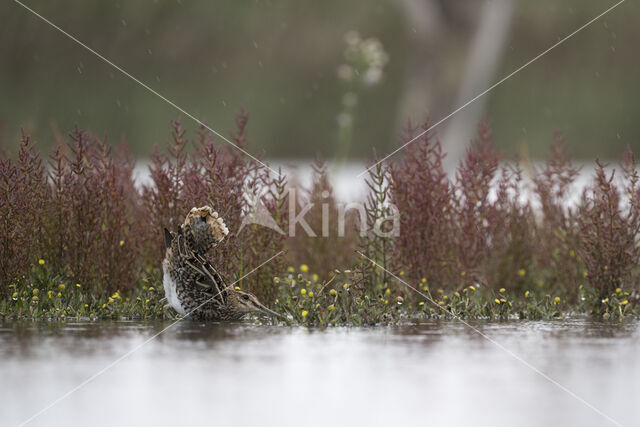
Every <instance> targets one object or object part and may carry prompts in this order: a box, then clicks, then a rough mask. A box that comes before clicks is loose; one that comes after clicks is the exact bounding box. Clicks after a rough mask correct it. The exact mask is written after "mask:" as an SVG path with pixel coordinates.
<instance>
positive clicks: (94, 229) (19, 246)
mask: <svg viewBox="0 0 640 427" xmlns="http://www.w3.org/2000/svg"><path fill="white" fill-rule="evenodd" d="M0 165H1V166H0V180H1V181H2V185H3V188H2V190H3V191H2V195H1V196H0V197H1V198H2V203H1V205H2V208H1V209H2V212H1V214H2V221H3V222H2V228H3V230H2V231H3V232H2V236H0V246H1V247H2V251H3V254H2V261H1V262H0V266H1V267H0V268H1V271H0V274H1V275H2V277H1V278H2V282H3V288H5V289H6V286H7V285H8V284H9V283H10V282H11V281H13V280H28V277H26V275H27V274H28V272H29V271H30V266H33V265H40V267H37V268H40V269H47V270H51V271H54V272H55V273H57V274H59V275H60V276H61V277H63V278H64V279H66V280H73V281H74V282H78V283H83V284H100V286H102V287H104V288H106V289H110V290H111V289H114V288H116V287H128V286H131V285H132V284H133V282H134V280H135V278H136V277H137V275H138V264H137V259H138V257H137V251H138V243H137V240H136V239H133V238H131V231H132V226H133V219H134V217H135V216H134V215H133V214H132V213H133V210H134V209H135V191H134V186H133V179H132V171H133V162H132V160H131V159H130V158H129V157H127V156H126V154H124V153H123V152H119V153H118V154H117V155H116V156H114V155H112V153H111V150H110V149H109V148H107V145H106V144H105V142H104V141H102V140H99V139H97V138H93V137H91V136H90V135H89V134H88V133H85V132H83V131H80V130H79V129H77V128H76V129H74V131H73V132H72V133H71V134H70V141H69V143H68V144H67V145H66V146H58V147H57V148H56V149H55V151H54V152H53V154H52V155H51V158H50V161H49V168H48V169H47V168H46V167H45V166H44V164H43V162H42V160H41V159H40V157H39V155H38V154H37V153H36V152H35V150H34V149H33V146H32V144H31V141H30V139H29V137H27V136H24V135H23V138H22V142H21V145H20V149H19V152H18V158H17V160H15V161H14V160H12V159H9V158H5V159H2V160H1V162H0Z"/></svg>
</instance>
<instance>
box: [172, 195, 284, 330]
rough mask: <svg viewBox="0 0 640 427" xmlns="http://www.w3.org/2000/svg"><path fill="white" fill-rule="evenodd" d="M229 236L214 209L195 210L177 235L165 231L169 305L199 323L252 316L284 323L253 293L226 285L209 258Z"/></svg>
mask: <svg viewBox="0 0 640 427" xmlns="http://www.w3.org/2000/svg"><path fill="white" fill-rule="evenodd" d="M228 234H229V229H228V228H227V226H226V224H225V223H224V220H223V219H222V218H221V217H220V216H219V215H218V212H216V211H214V210H213V209H212V208H211V207H210V206H202V207H200V208H196V207H194V208H193V209H191V211H190V212H189V213H188V214H187V216H186V218H185V220H184V223H183V224H182V225H180V226H178V230H177V232H175V233H174V232H171V231H169V230H168V229H166V228H165V229H164V239H165V248H166V250H165V257H164V260H163V262H162V270H163V285H164V292H165V296H166V298H167V301H168V302H169V305H171V307H173V309H174V310H176V311H177V312H178V313H180V314H181V315H182V316H185V317H186V316H191V317H192V318H194V319H197V320H207V321H209V320H211V321H233V320H241V319H242V318H243V317H244V316H245V315H247V314H249V313H262V314H266V315H268V316H271V317H274V318H279V319H282V318H283V317H282V316H281V315H280V314H278V313H276V312H275V311H273V310H270V309H269V308H267V307H266V306H265V305H264V304H262V303H261V302H260V301H259V300H258V298H257V297H256V296H255V295H253V294H252V293H250V292H246V291H243V290H240V289H238V288H236V287H234V286H232V285H228V284H226V282H225V280H224V279H223V277H222V275H221V274H220V273H219V272H218V271H217V270H216V268H215V267H214V266H213V265H212V264H211V263H210V262H209V261H208V260H207V258H206V257H205V255H206V253H207V252H208V251H209V250H210V249H211V248H213V247H214V246H216V245H217V244H219V243H220V242H221V241H222V240H223V239H224V238H225V237H226V236H227V235H228Z"/></svg>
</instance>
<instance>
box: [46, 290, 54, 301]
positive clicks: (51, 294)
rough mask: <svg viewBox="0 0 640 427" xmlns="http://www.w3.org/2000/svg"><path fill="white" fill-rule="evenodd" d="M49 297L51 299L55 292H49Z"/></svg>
mask: <svg viewBox="0 0 640 427" xmlns="http://www.w3.org/2000/svg"><path fill="white" fill-rule="evenodd" d="M47 296H48V297H49V299H51V297H52V296H53V291H47Z"/></svg>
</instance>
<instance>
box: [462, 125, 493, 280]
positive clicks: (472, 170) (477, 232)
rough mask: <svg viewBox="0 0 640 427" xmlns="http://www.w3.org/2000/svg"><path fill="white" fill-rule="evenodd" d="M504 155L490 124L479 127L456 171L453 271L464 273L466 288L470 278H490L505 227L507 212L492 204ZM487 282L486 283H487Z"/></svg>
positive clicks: (463, 278)
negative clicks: (471, 275) (472, 274)
mask: <svg viewBox="0 0 640 427" xmlns="http://www.w3.org/2000/svg"><path fill="white" fill-rule="evenodd" d="M499 163H500V155H499V154H498V153H497V152H496V151H495V150H494V148H493V146H492V144H491V132H490V130H489V127H488V126H487V124H486V123H481V124H480V125H479V126H478V135H477V137H476V139H475V140H474V141H472V142H471V144H470V145H469V147H468V148H467V150H466V154H465V156H464V158H463V159H462V160H461V162H460V165H459V166H458V168H457V171H456V181H455V185H454V189H453V195H454V197H453V198H452V205H453V210H454V215H455V221H454V224H453V225H454V228H455V232H454V234H453V240H454V244H455V250H456V252H455V258H454V259H453V260H452V261H450V264H453V265H452V267H453V268H454V269H455V270H458V271H459V272H460V276H461V278H462V280H461V281H462V283H461V284H462V285H464V284H465V283H466V281H467V279H466V275H467V274H468V273H469V272H475V273H476V274H479V275H481V276H483V278H484V276H485V275H486V272H485V271H484V270H485V265H486V260H487V259H489V256H490V255H491V251H490V247H491V245H492V244H494V243H496V242H493V241H492V238H493V237H494V235H495V233H496V230H498V229H499V228H501V227H503V226H504V219H505V218H504V212H502V211H501V210H500V209H499V207H498V206H497V205H496V203H494V201H493V200H492V194H491V191H492V186H493V184H494V182H495V180H496V177H497V175H498V168H499ZM485 280H486V279H485Z"/></svg>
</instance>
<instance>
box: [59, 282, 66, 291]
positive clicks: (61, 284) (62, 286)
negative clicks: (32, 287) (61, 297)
mask: <svg viewBox="0 0 640 427" xmlns="http://www.w3.org/2000/svg"><path fill="white" fill-rule="evenodd" d="M65 288H66V286H65V285H64V283H60V284H59V285H58V290H59V291H64V290H65Z"/></svg>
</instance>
